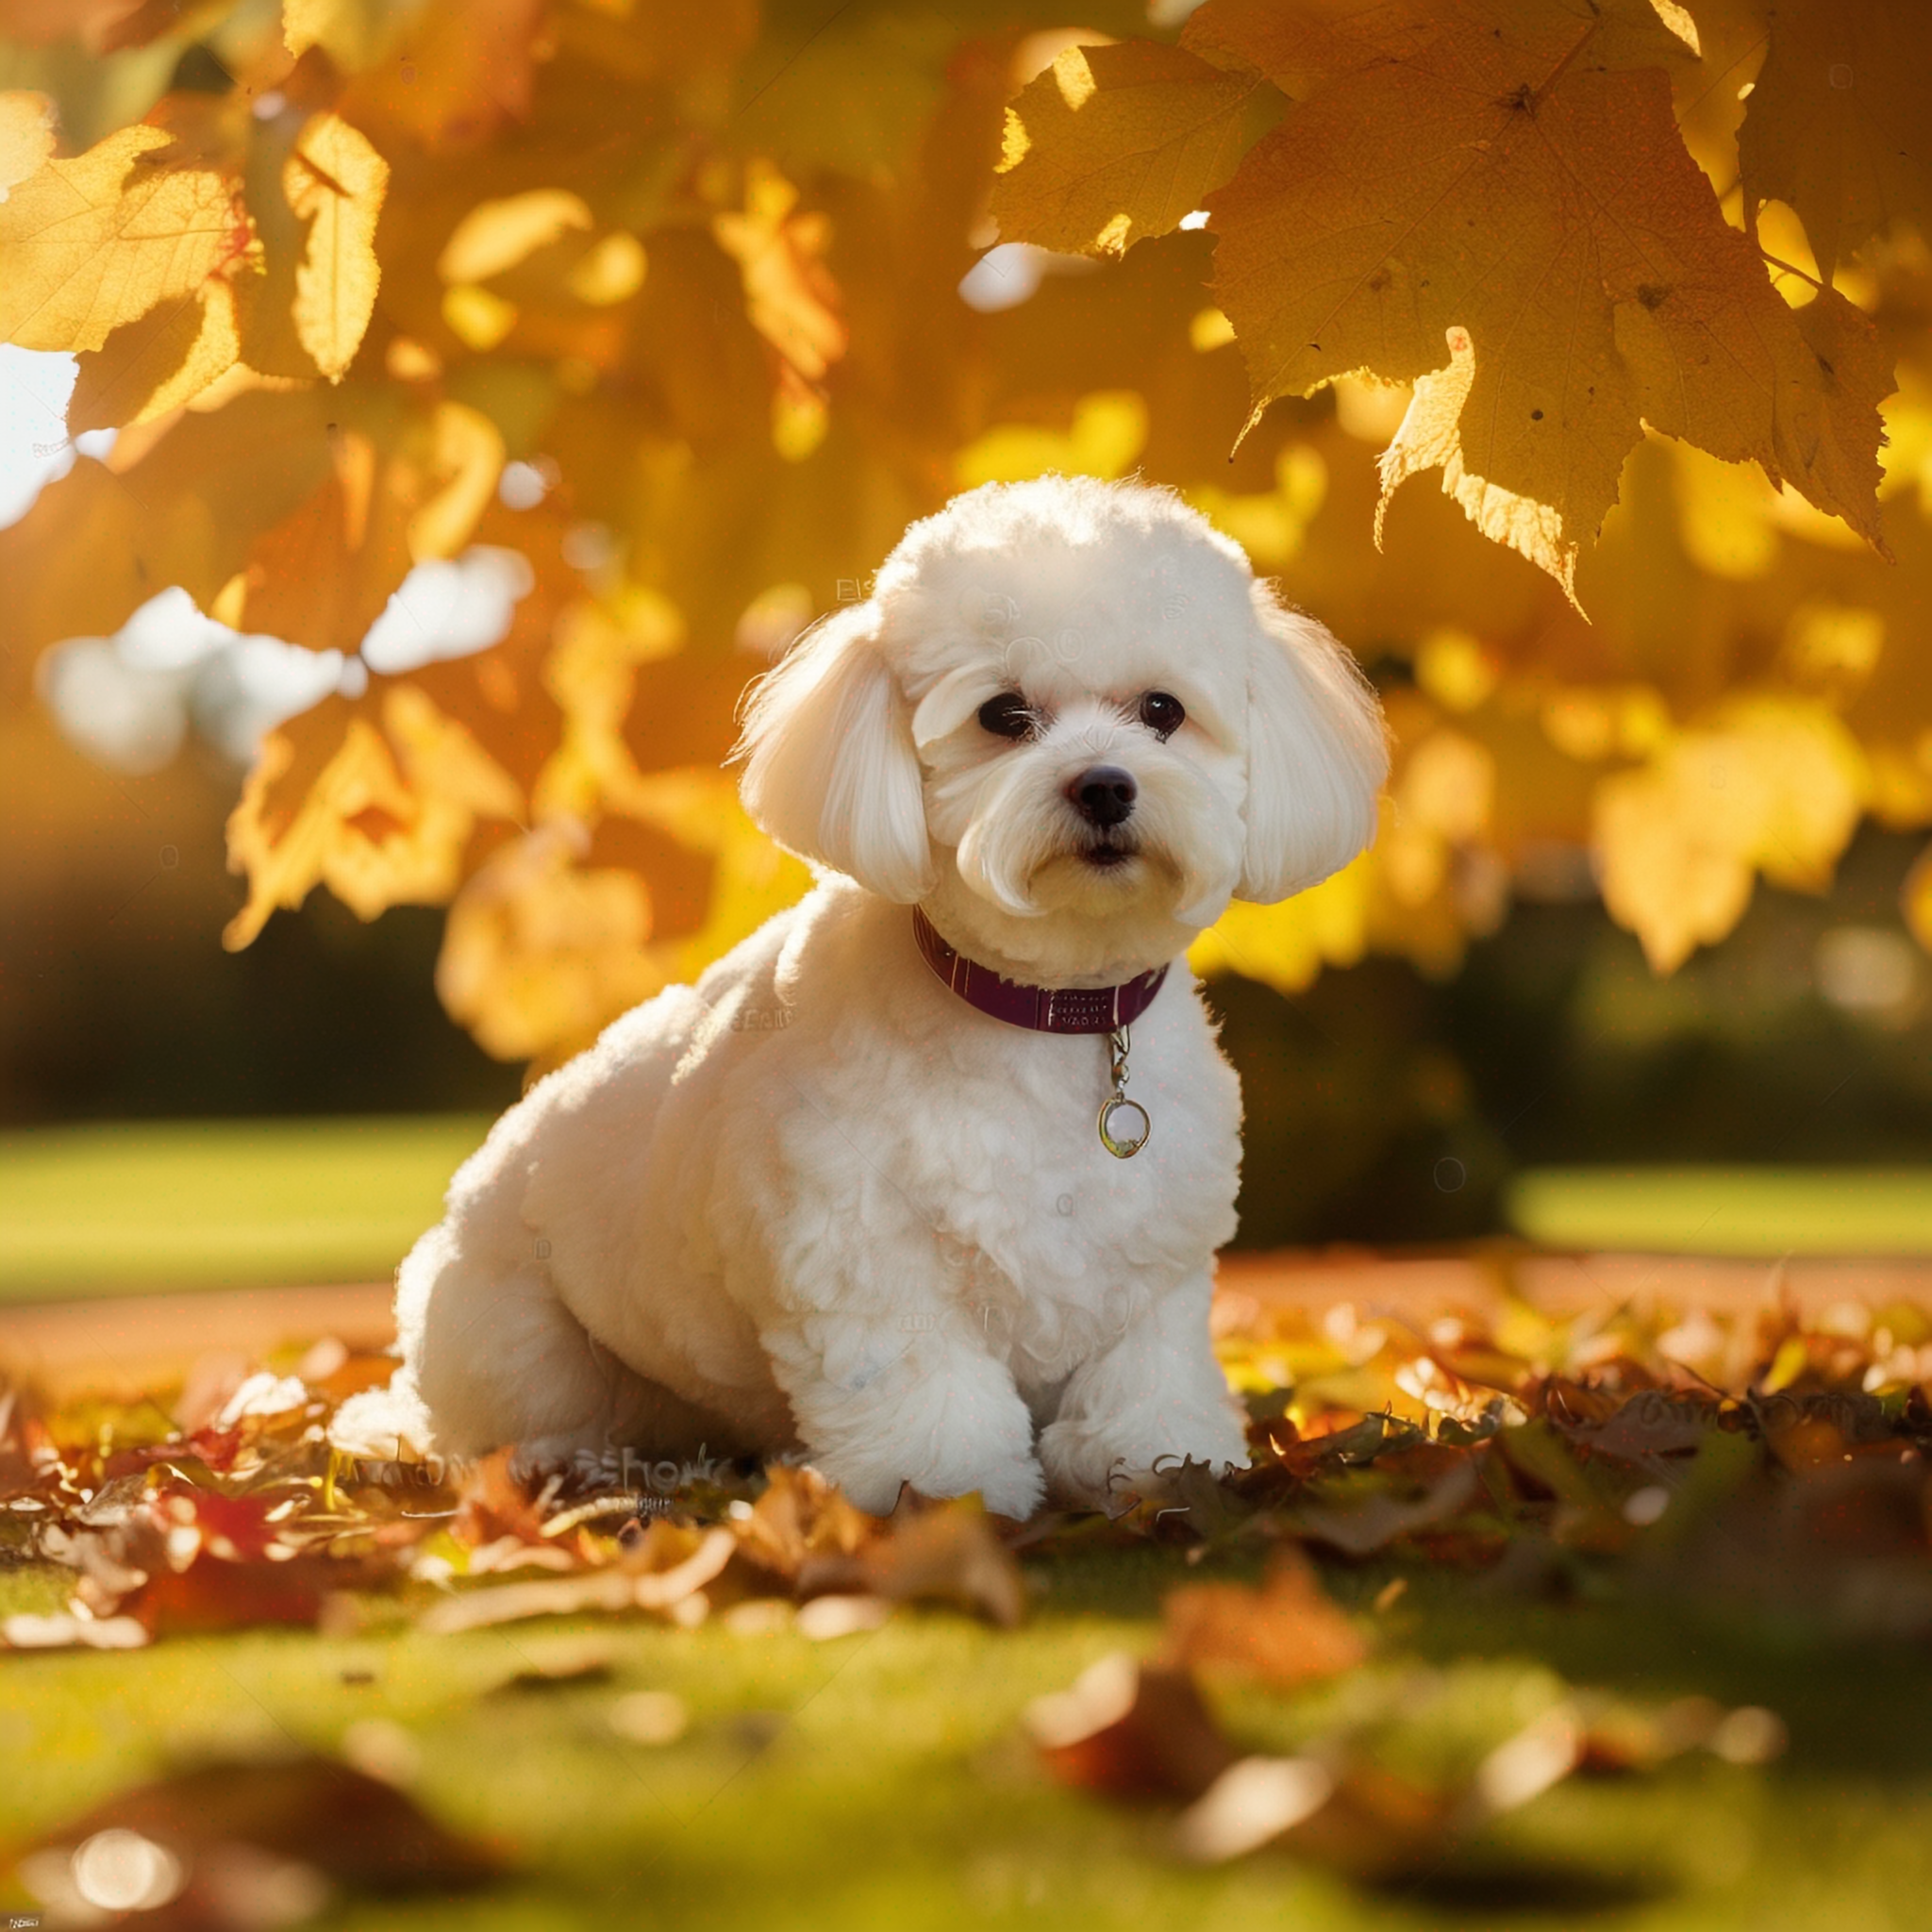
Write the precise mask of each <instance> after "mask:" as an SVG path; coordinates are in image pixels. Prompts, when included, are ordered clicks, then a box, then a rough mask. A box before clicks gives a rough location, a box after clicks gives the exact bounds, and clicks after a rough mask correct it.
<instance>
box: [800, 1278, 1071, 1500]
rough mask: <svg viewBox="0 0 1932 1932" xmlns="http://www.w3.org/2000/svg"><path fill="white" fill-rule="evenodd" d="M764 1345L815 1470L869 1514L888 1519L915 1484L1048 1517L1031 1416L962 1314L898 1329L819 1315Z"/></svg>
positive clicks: (937, 1314) (932, 1492) (929, 1492)
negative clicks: (903, 1491)
mask: <svg viewBox="0 0 1932 1932" xmlns="http://www.w3.org/2000/svg"><path fill="white" fill-rule="evenodd" d="M764 1341H765V1346H766V1348H767V1350H768V1351H769V1353H770V1355H771V1357H772V1362H773V1367H774V1371H775V1372H776V1374H777V1377H778V1381H779V1383H780V1385H781V1386H782V1387H783V1388H784V1390H785V1392H786V1394H787V1395H788V1396H789V1397H790V1398H791V1412H792V1415H793V1416H794V1418H795V1419H796V1421H797V1424H798V1433H799V1436H800V1438H801V1439H802V1440H803V1441H804V1443H805V1445H806V1450H807V1453H808V1456H809V1457H810V1460H811V1461H812V1462H813V1463H814V1464H815V1465H816V1466H817V1467H818V1468H819V1469H820V1470H821V1471H822V1472H823V1473H824V1474H825V1475H826V1476H827V1477H829V1478H830V1480H831V1481H833V1482H835V1483H837V1484H838V1486H839V1487H840V1488H841V1490H843V1491H845V1493H846V1494H847V1495H848V1496H849V1497H851V1499H852V1500H853V1501H854V1502H855V1503H857V1504H858V1507H860V1508H861V1509H870V1510H872V1511H873V1512H874V1514H877V1515H883V1514H885V1513H886V1512H887V1511H889V1510H890V1509H891V1507H892V1506H893V1504H894V1503H895V1502H896V1501H897V1500H898V1495H899V1490H900V1486H901V1485H902V1484H905V1483H910V1484H911V1485H912V1487H913V1488H914V1489H915V1490H917V1491H919V1492H920V1493H921V1494H922V1495H926V1496H961V1495H965V1494H967V1493H969V1492H970V1491H975V1490H976V1491H978V1492H979V1494H980V1495H981V1496H982V1497H983V1498H984V1500H985V1503H986V1507H988V1508H989V1509H991V1510H993V1511H994V1512H995V1513H996V1514H998V1515H1001V1516H1011V1517H1015V1518H1024V1517H1027V1516H1030V1515H1032V1513H1033V1511H1034V1510H1035V1509H1036V1508H1038V1507H1039V1506H1040V1499H1041V1492H1042V1490H1043V1488H1044V1479H1043V1477H1042V1476H1041V1469H1040V1464H1039V1462H1038V1461H1037V1460H1036V1459H1035V1457H1034V1454H1033V1418H1032V1415H1031V1414H1030V1413H1029V1412H1028V1410H1027V1407H1026V1404H1025V1403H1024V1400H1022V1398H1021V1395H1020V1391H1019V1390H1018V1389H1017V1388H1015V1387H1014V1384H1013V1377H1012V1374H1011V1373H1010V1371H1008V1368H1007V1366H1006V1365H1005V1363H1003V1362H1000V1361H997V1360H995V1359H994V1358H993V1357H992V1356H991V1355H990V1354H989V1353H988V1352H987V1347H986V1341H985V1338H984V1337H983V1336H982V1335H981V1334H980V1332H979V1331H978V1330H977V1329H976V1328H975V1327H974V1324H972V1323H971V1322H970V1321H968V1320H966V1319H965V1318H964V1317H963V1316H962V1315H961V1314H960V1313H959V1312H958V1310H956V1309H950V1308H948V1309H943V1310H935V1311H933V1312H932V1313H930V1314H924V1313H915V1314H908V1315H905V1316H902V1318H901V1324H900V1325H899V1326H898V1327H896V1328H894V1327H890V1326H889V1327H884V1328H881V1327H880V1326H879V1325H878V1324H876V1323H874V1322H869V1321H860V1320H855V1319H851V1318H845V1317H840V1316H836V1315H828V1314H821V1315H815V1316H812V1317H810V1318H808V1320H807V1321H806V1322H804V1323H802V1324H796V1325H794V1326H792V1327H790V1328H787V1329H785V1330H783V1331H780V1332H777V1333H772V1332H767V1334H766V1336H765V1338H764Z"/></svg>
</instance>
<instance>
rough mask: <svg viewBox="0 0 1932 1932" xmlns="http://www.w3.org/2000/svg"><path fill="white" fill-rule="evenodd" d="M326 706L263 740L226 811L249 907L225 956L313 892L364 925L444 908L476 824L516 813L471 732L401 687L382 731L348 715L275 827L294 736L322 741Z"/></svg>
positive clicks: (233, 929) (497, 769)
mask: <svg viewBox="0 0 1932 1932" xmlns="http://www.w3.org/2000/svg"><path fill="white" fill-rule="evenodd" d="M342 702H343V701H342V700H340V699H337V700H332V701H330V703H331V705H332V706H337V707H339V706H341V704H342ZM328 714H329V707H328V706H325V707H324V708H321V709H320V711H318V712H311V713H308V714H307V716H306V717H305V719H304V720H302V721H300V722H299V723H298V724H297V725H296V726H295V727H294V728H293V729H291V727H288V726H284V727H283V728H282V729H280V730H277V731H274V732H271V733H270V734H269V736H268V737H267V738H266V739H265V740H264V741H263V742H262V746H261V750H260V752H259V754H258V758H257V760H256V764H255V768H254V770H253V771H252V772H251V773H250V774H249V776H248V781H247V784H246V785H245V786H244V788H243V790H242V799H241V802H240V803H239V804H238V805H237V806H236V808H235V809H234V811H233V812H232V813H230V814H229V818H228V869H229V870H230V871H231V872H239V873H243V874H246V876H247V879H248V901H247V904H246V905H244V906H243V907H242V910H241V911H240V912H238V913H236V915H235V916H234V918H233V919H231V920H230V921H229V922H228V925H227V927H226V929H225V931H224V933H223V935H222V943H223V944H224V945H225V946H226V947H227V948H228V949H229V951H231V952H239V951H240V950H241V949H242V947H244V946H246V945H248V944H249V943H250V942H251V941H253V940H254V939H255V937H256V935H257V934H258V933H259V932H260V930H261V928H262V927H263V926H264V925H265V924H267V923H268V919H269V916H270V914H271V913H273V912H274V911H275V909H276V908H285V909H290V910H292V909H293V908H295V907H297V906H299V905H301V903H302V901H303V900H304V899H306V898H307V897H308V894H309V892H310V891H313V890H314V889H315V887H317V886H319V885H325V886H326V887H327V888H328V889H329V891H332V892H333V893H334V894H335V895H336V897H337V898H339V899H340V900H341V902H342V903H343V904H344V905H345V906H347V907H348V908H349V909H350V910H351V911H352V912H354V913H355V914H356V915H357V916H358V918H361V919H374V918H375V916H376V914H377V913H379V912H382V911H385V910H386V909H387V908H390V907H391V906H402V905H429V906H437V905H441V904H442V903H443V902H444V901H445V900H447V899H448V898H449V897H450V895H451V894H452V893H453V892H454V891H456V890H457V887H458V884H459V883H460V881H461V878H462V858H463V851H464V848H465V846H466V845H467V844H468V843H469V840H470V834H471V832H472V831H473V830H474V829H475V824H476V821H477V820H478V818H495V819H510V818H515V817H516V816H517V815H518V814H519V813H520V812H521V810H522V808H523V794H522V791H521V790H520V788H519V787H518V786H517V785H516V783H515V781H514V780H513V779H511V778H510V776H509V775H508V773H506V772H505V771H504V770H503V769H502V767H501V766H500V765H498V764H497V763H496V761H495V760H494V759H493V758H491V756H490V755H489V753H488V752H487V751H485V750H484V749H483V747H482V746H481V745H480V744H478V743H477V741H475V738H474V737H473V736H472V734H471V733H470V732H469V731H468V730H467V729H466V728H465V727H464V726H463V725H461V724H458V723H457V722H456V721H455V720H453V719H450V718H447V717H445V716H444V715H443V714H442V712H441V710H440V709H439V708H437V706H436V704H435V703H434V701H433V700H432V699H430V698H429V697H428V696H427V695H426V694H425V692H423V691H419V690H417V689H415V688H414V687H413V686H411V685H409V684H407V683H397V684H394V685H391V687H390V688H389V689H388V690H386V691H385V692H384V694H383V697H382V702H381V717H382V725H383V728H382V729H381V730H378V729H377V728H376V726H375V724H374V723H372V722H371V721H370V720H369V719H368V718H365V717H360V716H353V715H352V716H350V717H349V718H348V721H347V724H346V728H344V729H343V730H342V732H341V738H340V741H339V742H337V744H336V748H335V750H334V752H333V754H332V755H330V756H329V757H328V758H327V759H326V761H325V763H324V764H323V765H322V767H321V769H320V770H319V771H318V772H317V773H316V774H315V775H314V776H313V777H312V778H311V779H310V780H309V783H308V788H307V790H306V791H304V792H303V794H302V797H301V802H300V804H299V806H298V807H297V808H296V810H295V813H294V816H293V817H292V819H291V820H290V821H288V822H287V823H286V824H283V823H278V822H277V814H276V811H275V807H274V803H273V800H274V797H275V788H276V786H277V784H278V781H280V780H281V779H282V778H283V776H284V775H285V774H286V773H287V772H288V770H289V768H290V766H291V765H292V764H293V763H294V762H295V760H296V758H297V756H298V745H297V736H298V734H301V735H313V736H319V737H323V738H326V736H327V734H328V731H329V726H330V723H331V720H330V717H329V715H328ZM385 734H387V735H385Z"/></svg>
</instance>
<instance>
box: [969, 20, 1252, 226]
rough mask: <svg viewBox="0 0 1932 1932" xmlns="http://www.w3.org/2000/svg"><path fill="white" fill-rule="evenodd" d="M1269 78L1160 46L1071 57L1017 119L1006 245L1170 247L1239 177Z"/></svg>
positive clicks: (1020, 106)
mask: <svg viewBox="0 0 1932 1932" xmlns="http://www.w3.org/2000/svg"><path fill="white" fill-rule="evenodd" d="M1257 92H1262V89H1261V82H1260V77H1259V75H1256V74H1254V73H1252V72H1243V71H1241V70H1240V69H1235V70H1231V71H1230V70H1226V69H1223V68H1218V67H1214V66H1211V65H1210V64H1209V63H1208V61H1206V60H1202V59H1199V58H1196V57H1195V56H1194V55H1192V54H1190V53H1188V52H1186V51H1185V50H1184V49H1182V48H1180V47H1166V46H1160V45H1158V44H1156V43H1155V42H1149V41H1127V42H1121V43H1120V44H1118V45H1114V46H1105V47H1091V46H1088V47H1077V46H1076V47H1068V48H1066V49H1065V50H1064V51H1063V52H1062V53H1061V54H1059V56H1058V58H1056V59H1055V60H1054V63H1053V65H1052V66H1051V67H1049V68H1048V69H1047V70H1046V72H1045V73H1044V74H1042V75H1040V76H1039V77H1038V78H1037V79H1035V80H1033V81H1032V82H1031V83H1029V84H1028V86H1027V87H1026V88H1025V89H1024V91H1023V92H1022V93H1021V94H1020V96H1019V98H1018V99H1017V100H1016V101H1014V102H1013V104H1012V106H1011V107H1009V108H1008V109H1007V125H1006V136H1005V146H1004V151H1003V153H1002V156H1001V158H1000V164H999V170H998V173H997V175H996V176H995V178H994V182H993V198H992V214H993V219H994V220H995V221H996V222H997V223H998V224H999V225H1000V232H1001V234H1002V235H1004V236H1006V237H1008V239H1009V240H1011V239H1018V240H1024V241H1027V242H1036V243H1038V244H1039V245H1040V246H1041V247H1042V248H1058V249H1060V250H1062V251H1063V252H1066V253H1069V254H1092V255H1122V254H1124V253H1125V252H1126V250H1127V249H1128V248H1130V247H1132V245H1133V244H1134V243H1135V242H1140V241H1143V240H1145V239H1146V238H1148V237H1150V236H1154V235H1165V234H1167V233H1168V232H1169V230H1171V229H1173V228H1174V227H1177V226H1178V225H1180V222H1181V219H1182V217H1183V216H1185V215H1187V214H1189V213H1191V211H1192V210H1193V209H1195V208H1199V207H1200V206H1201V200H1202V197H1203V196H1204V195H1205V194H1206V193H1207V192H1208V190H1209V189H1211V188H1218V187H1220V185H1221V184H1222V183H1223V182H1224V181H1225V180H1226V179H1227V177H1228V175H1231V174H1232V173H1233V172H1234V167H1235V163H1236V161H1237V160H1238V159H1239V158H1241V149H1242V148H1243V147H1244V146H1245V145H1246V144H1247V142H1249V141H1250V140H1252V139H1253V137H1254V135H1255V133H1256V131H1257V129H1256V128H1255V126H1253V125H1250V121H1249V115H1248V109H1249V107H1250V104H1251V103H1252V102H1253V101H1254V100H1255V98H1256V96H1257Z"/></svg>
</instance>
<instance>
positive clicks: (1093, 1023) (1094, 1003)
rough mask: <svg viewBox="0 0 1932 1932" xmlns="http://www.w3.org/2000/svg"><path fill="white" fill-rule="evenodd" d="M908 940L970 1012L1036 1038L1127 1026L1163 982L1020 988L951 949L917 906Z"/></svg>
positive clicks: (1149, 978)
mask: <svg viewBox="0 0 1932 1932" xmlns="http://www.w3.org/2000/svg"><path fill="white" fill-rule="evenodd" d="M912 935H913V937H914V938H915V939H916V940H917V941H919V950H920V952H921V953H922V954H923V955H924V958H925V963H926V964H927V965H928V966H930V967H931V968H932V970H933V971H934V972H935V973H936V974H939V976H940V977H941V979H943V980H944V981H945V982H946V984H947V985H948V986H949V987H951V988H952V990H953V991H955V992H956V993H958V995H959V997H960V998H961V999H962V1000H964V1001H965V1002H966V1004H967V1005H968V1006H969V1007H977V1008H979V1010H980V1011H981V1012H982V1013H990V1014H991V1016H992V1017H993V1018H994V1019H995V1020H1004V1021H1005V1022H1006V1023H1007V1024H1008V1025H1009V1026H1027V1027H1031V1028H1032V1030H1033V1031H1034V1032H1035V1033H1111V1032H1113V1031H1114V1029H1115V1028H1116V1027H1120V1026H1127V1025H1131V1024H1133V1022H1134V1021H1136V1020H1138V1019H1139V1018H1140V1017H1141V1014H1142V1013H1144V1012H1145V1011H1146V1010H1147V1008H1149V1007H1151V1006H1152V1005H1153V1004H1154V995H1155V994H1156V993H1158V991H1160V988H1161V983H1162V982H1163V981H1164V980H1165V979H1166V978H1167V968H1166V967H1165V966H1162V967H1160V968H1158V970H1157V971H1155V972H1153V973H1143V974H1141V976H1140V978H1138V979H1130V980H1128V981H1127V983H1126V984H1125V985H1124V986H1061V987H1052V986H1022V985H1021V984H1020V983H1019V982H1018V981H1017V980H1012V979H1002V978H1001V977H1000V975H999V974H997V973H995V972H993V971H992V969H991V967H989V966H981V965H979V964H977V963H976V962H975V961H974V960H972V959H969V958H967V957H966V956H965V954H964V953H961V952H959V951H958V949H957V948H955V947H953V946H949V945H948V944H947V943H946V942H945V941H944V940H942V939H941V937H940V936H939V931H938V928H937V927H935V926H934V924H933V923H932V921H931V920H929V919H928V918H927V917H926V916H925V914H924V912H923V911H922V910H921V909H920V908H918V907H916V906H915V907H914V908H912Z"/></svg>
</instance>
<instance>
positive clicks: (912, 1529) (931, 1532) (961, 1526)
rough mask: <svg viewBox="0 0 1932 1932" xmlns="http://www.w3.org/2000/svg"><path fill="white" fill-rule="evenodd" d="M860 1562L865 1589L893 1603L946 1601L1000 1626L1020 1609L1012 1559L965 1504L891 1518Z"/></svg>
mask: <svg viewBox="0 0 1932 1932" xmlns="http://www.w3.org/2000/svg"><path fill="white" fill-rule="evenodd" d="M859 1560H860V1568H861V1571H862V1574H863V1575H864V1577H865V1580H866V1583H867V1585H868V1587H869V1588H870V1589H871V1591H873V1592H874V1593H875V1594H876V1595H879V1596H882V1597H887V1598H890V1599H891V1600H892V1601H893V1602H896V1603H948V1604H953V1605H956V1606H958V1607H959V1608H960V1609H964V1610H971V1611H973V1612H974V1615H976V1616H981V1617H984V1618H985V1619H986V1620H987V1621H988V1622H989V1623H991V1624H998V1625H999V1626H1000V1627H1001V1628H1002V1629H1004V1630H1011V1629H1013V1628H1015V1627H1016V1626H1017V1625H1018V1624H1020V1623H1021V1622H1022V1620H1023V1619H1024V1616H1025V1614H1026V1587H1025V1584H1024V1580H1023V1579H1022V1577H1021V1575H1020V1566H1019V1564H1018V1563H1017V1562H1016V1561H1015V1560H1014V1558H1013V1555H1012V1552H1011V1551H1009V1550H1008V1548H1007V1547H1006V1545H1005V1544H1004V1543H1002V1542H1001V1541H1000V1540H999V1538H998V1536H997V1535H995V1534H994V1532H993V1528H992V1525H991V1523H990V1522H988V1520H987V1517H986V1514H985V1512H984V1511H983V1510H982V1509H980V1508H979V1507H977V1506H976V1505H974V1504H973V1503H970V1502H958V1503H949V1504H946V1505H944V1506H942V1507H938V1508H928V1509H921V1510H919V1511H918V1512H917V1513H915V1514H913V1515H911V1516H909V1517H906V1518H903V1519H902V1518H899V1517H894V1518H893V1519H892V1523H891V1530H890V1533H889V1534H888V1535H886V1536H885V1537H882V1538H881V1539H879V1540H878V1541H875V1542H873V1543H870V1544H868V1545H867V1546H866V1548H865V1549H864V1550H863V1551H862V1552H861V1555H860V1559H859Z"/></svg>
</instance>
